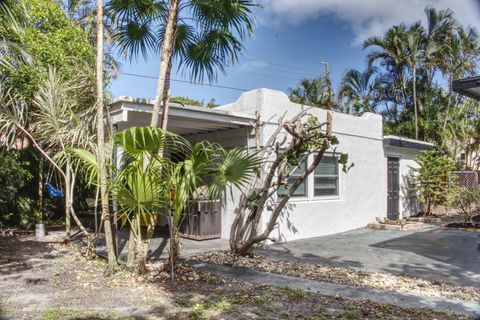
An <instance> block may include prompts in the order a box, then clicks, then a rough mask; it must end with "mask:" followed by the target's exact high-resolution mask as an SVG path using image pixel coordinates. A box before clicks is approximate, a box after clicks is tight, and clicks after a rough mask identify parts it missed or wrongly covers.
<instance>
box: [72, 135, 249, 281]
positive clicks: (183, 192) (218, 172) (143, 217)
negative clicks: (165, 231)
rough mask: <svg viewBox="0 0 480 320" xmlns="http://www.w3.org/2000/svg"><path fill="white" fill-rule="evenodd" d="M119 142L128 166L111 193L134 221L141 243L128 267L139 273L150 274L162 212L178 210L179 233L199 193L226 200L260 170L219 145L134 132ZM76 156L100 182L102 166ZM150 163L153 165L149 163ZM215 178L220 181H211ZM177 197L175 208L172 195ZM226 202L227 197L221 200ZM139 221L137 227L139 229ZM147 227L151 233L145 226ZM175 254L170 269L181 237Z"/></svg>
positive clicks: (85, 154) (88, 156) (84, 153)
mask: <svg viewBox="0 0 480 320" xmlns="http://www.w3.org/2000/svg"><path fill="white" fill-rule="evenodd" d="M114 141H115V143H116V145H117V146H118V147H119V148H120V149H121V150H122V151H123V153H122V154H123V155H124V157H125V159H124V160H125V161H124V163H126V165H125V166H124V167H122V168H120V169H115V168H114V167H113V166H110V167H111V168H112V170H115V177H116V178H115V179H114V180H113V181H112V185H111V189H112V192H113V198H114V199H115V200H116V201H117V202H118V204H119V208H120V211H119V213H120V214H121V217H122V218H123V219H124V221H128V223H129V224H130V228H131V230H132V232H133V234H134V237H133V238H131V239H130V241H131V242H130V243H134V242H136V244H137V245H136V248H135V249H134V251H132V252H134V254H130V253H131V252H130V248H131V246H129V255H128V258H129V259H133V260H134V261H127V265H134V268H135V270H136V271H137V272H138V273H144V272H145V271H146V268H145V262H146V258H147V253H148V249H149V245H150V240H151V238H152V236H153V231H154V228H155V224H156V223H157V217H158V212H159V211H160V210H161V209H164V210H167V211H168V209H171V208H173V209H175V210H174V211H175V215H174V227H175V228H178V226H179V224H180V222H181V218H182V216H183V213H184V208H185V207H186V205H187V203H188V201H189V200H190V199H191V197H192V195H193V193H194V191H195V190H196V189H197V187H199V186H202V185H208V186H209V190H210V195H211V197H214V198H217V197H219V196H220V195H221V194H222V195H225V193H226V188H227V186H228V185H233V186H242V185H243V184H244V183H246V182H247V181H248V178H249V177H250V176H251V175H252V174H253V171H254V169H255V168H256V166H257V165H258V161H257V160H256V158H255V157H254V156H251V155H247V154H246V153H245V152H244V151H242V150H240V149H232V150H229V151H226V150H224V149H223V148H222V147H220V146H219V145H214V144H210V143H207V142H200V143H198V144H196V145H195V146H194V147H193V148H192V147H191V146H190V145H189V144H188V142H187V141H186V140H184V139H183V138H181V137H180V136H177V135H175V134H173V133H170V132H168V131H163V130H161V129H158V128H152V127H141V128H130V129H128V130H125V131H122V132H119V133H117V134H115V136H114ZM167 150H170V151H173V150H175V151H177V152H178V151H179V150H181V151H183V152H184V153H185V154H186V158H185V160H183V161H180V162H177V163H174V162H173V161H172V160H170V159H169V158H167V157H163V156H162V154H163V153H164V152H166V151H167ZM71 154H72V155H74V156H75V157H76V158H77V160H78V161H79V162H80V163H81V164H82V165H81V166H77V167H78V168H79V169H80V170H83V173H84V174H85V176H86V178H87V180H88V181H90V182H92V183H97V181H98V167H99V166H98V161H97V159H96V158H95V156H94V155H93V154H92V153H91V152H89V151H88V150H83V149H71ZM147 160H148V161H147ZM210 177H214V179H210ZM172 189H175V196H174V198H173V201H172V202H171V205H170V197H171V190H172ZM220 197H221V196H220ZM134 221H137V223H134ZM142 223H143V224H144V225H146V226H147V229H146V232H145V233H143V232H142V230H141V227H140V226H141V224H142ZM172 241H175V243H176V246H175V247H176V250H175V253H171V258H170V259H169V262H170V263H174V262H175V259H176V257H177V256H178V237H177V236H176V234H175V235H174V237H173V238H172Z"/></svg>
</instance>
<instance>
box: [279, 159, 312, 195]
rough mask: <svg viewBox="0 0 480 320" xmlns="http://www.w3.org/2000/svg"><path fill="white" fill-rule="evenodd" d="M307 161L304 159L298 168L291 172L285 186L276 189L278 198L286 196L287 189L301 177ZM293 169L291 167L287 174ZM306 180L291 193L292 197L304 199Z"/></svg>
mask: <svg viewBox="0 0 480 320" xmlns="http://www.w3.org/2000/svg"><path fill="white" fill-rule="evenodd" d="M307 159H308V157H305V160H303V161H302V162H301V163H300V164H299V165H298V167H297V168H296V169H295V170H294V171H293V172H292V174H291V175H290V177H289V178H288V180H287V186H284V187H280V188H278V191H277V194H278V196H279V197H283V196H285V195H286V194H287V191H288V188H289V187H290V186H291V185H292V184H293V183H294V182H295V181H296V180H297V179H298V178H299V177H301V176H302V175H303V174H304V173H305V171H306V170H307ZM293 169H294V167H291V168H290V169H289V170H290V171H289V172H291V170H293ZM307 180H308V179H305V180H304V181H303V182H302V183H301V184H300V185H299V186H298V188H297V190H295V192H294V193H293V195H292V197H306V196H307Z"/></svg>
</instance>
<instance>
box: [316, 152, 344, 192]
mask: <svg viewBox="0 0 480 320" xmlns="http://www.w3.org/2000/svg"><path fill="white" fill-rule="evenodd" d="M313 179H314V184H313V190H314V196H315V197H322V196H337V195H338V194H339V191H338V189H339V187H338V185H339V183H338V180H339V175H338V159H337V157H335V156H332V155H324V156H323V158H322V161H321V162H320V164H319V165H318V167H316V168H315V171H314V173H313Z"/></svg>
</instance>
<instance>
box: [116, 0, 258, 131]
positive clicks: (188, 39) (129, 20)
mask: <svg viewBox="0 0 480 320" xmlns="http://www.w3.org/2000/svg"><path fill="white" fill-rule="evenodd" d="M255 6H256V1H254V0H218V1H207V0H195V1H194V0H170V1H168V2H167V4H165V3H164V2H163V1H154V0H150V1H135V2H131V1H126V0H113V1H111V4H110V9H109V10H111V11H112V12H113V13H114V16H116V19H117V21H118V22H119V33H118V34H117V40H118V43H119V46H120V51H121V52H123V53H129V54H130V55H131V56H136V55H138V54H139V53H142V55H143V56H144V57H146V56H147V53H148V50H154V51H158V49H159V48H160V47H161V60H160V71H159V78H158V84H157V91H156V95H155V102H154V106H153V114H152V119H151V124H150V125H151V126H152V127H156V126H157V125H158V122H159V113H160V107H161V105H163V113H162V121H161V128H162V129H164V130H166V128H167V122H168V101H169V95H170V92H169V91H170V73H171V69H172V67H173V66H174V65H175V64H176V65H177V67H178V68H179V69H183V71H184V72H185V73H187V72H188V74H189V75H190V78H191V79H192V80H193V81H202V80H203V79H204V78H207V79H208V80H209V81H210V82H211V81H214V80H215V79H216V75H217V70H220V71H222V72H224V70H225V67H226V66H227V65H228V64H229V63H235V62H236V61H237V60H238V55H239V53H240V52H241V51H242V50H243V46H242V44H241V41H242V40H244V38H245V35H246V34H251V33H252V32H253V19H252V17H251V15H252V11H251V10H252V8H253V7H255ZM156 27H157V28H156ZM158 29H159V30H158ZM157 34H158V35H159V36H158V37H157V36H156V35H157Z"/></svg>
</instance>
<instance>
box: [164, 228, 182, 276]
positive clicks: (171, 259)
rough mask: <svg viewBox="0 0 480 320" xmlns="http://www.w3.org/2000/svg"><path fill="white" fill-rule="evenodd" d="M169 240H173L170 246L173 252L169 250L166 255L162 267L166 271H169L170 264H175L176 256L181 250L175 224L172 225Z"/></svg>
mask: <svg viewBox="0 0 480 320" xmlns="http://www.w3.org/2000/svg"><path fill="white" fill-rule="evenodd" d="M171 241H173V246H172V249H173V252H170V254H169V255H168V260H167V263H166V264H165V266H164V267H163V270H164V271H167V272H170V270H171V268H172V265H173V266H175V264H176V262H177V260H178V258H179V257H180V250H181V246H180V236H179V235H178V228H177V226H175V225H173V226H172V239H171Z"/></svg>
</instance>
